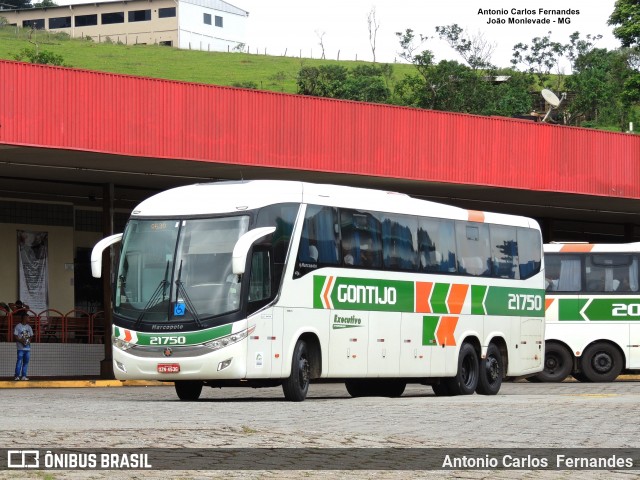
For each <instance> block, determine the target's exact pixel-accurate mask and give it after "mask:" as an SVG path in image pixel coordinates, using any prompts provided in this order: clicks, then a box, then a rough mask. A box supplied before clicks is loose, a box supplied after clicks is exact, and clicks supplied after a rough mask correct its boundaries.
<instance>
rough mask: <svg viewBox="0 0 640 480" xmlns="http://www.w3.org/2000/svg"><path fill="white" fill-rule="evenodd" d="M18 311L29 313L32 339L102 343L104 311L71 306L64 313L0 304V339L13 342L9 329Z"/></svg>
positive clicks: (14, 324) (14, 323) (18, 320)
mask: <svg viewBox="0 0 640 480" xmlns="http://www.w3.org/2000/svg"><path fill="white" fill-rule="evenodd" d="M22 313H26V314H27V315H29V325H31V328H32V329H33V336H34V341H35V342H36V343H40V342H44V343H104V341H105V331H104V312H102V311H99V312H95V313H89V312H87V311H85V310H81V309H77V308H74V309H73V310H70V311H68V312H67V313H62V312H60V311H59V310H55V309H53V308H49V309H47V310H43V311H42V312H40V313H36V312H34V311H33V310H30V309H20V310H15V311H9V310H7V309H5V308H3V307H0V342H13V329H14V328H15V326H16V324H17V323H19V322H20V316H21V314H22Z"/></svg>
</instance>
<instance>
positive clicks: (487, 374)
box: [476, 343, 503, 395]
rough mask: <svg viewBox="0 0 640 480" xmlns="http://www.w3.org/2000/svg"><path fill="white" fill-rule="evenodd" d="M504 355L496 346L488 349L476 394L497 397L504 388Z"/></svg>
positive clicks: (481, 367)
mask: <svg viewBox="0 0 640 480" xmlns="http://www.w3.org/2000/svg"><path fill="white" fill-rule="evenodd" d="M502 373H503V366H502V355H501V354H500V350H499V349H498V347H496V346H495V344H493V343H492V344H490V345H489V348H487V355H486V357H485V358H484V359H483V360H482V361H481V362H480V374H479V376H478V387H477V388H476V392H478V393H479V394H480V395H496V394H497V393H498V392H499V391H500V387H501V386H502Z"/></svg>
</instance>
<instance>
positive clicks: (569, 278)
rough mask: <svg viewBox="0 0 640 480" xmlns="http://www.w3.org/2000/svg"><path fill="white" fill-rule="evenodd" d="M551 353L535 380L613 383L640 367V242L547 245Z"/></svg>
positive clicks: (548, 350) (547, 310) (547, 333)
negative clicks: (568, 379) (570, 378)
mask: <svg viewBox="0 0 640 480" xmlns="http://www.w3.org/2000/svg"><path fill="white" fill-rule="evenodd" d="M544 252H545V272H546V290H547V291H546V323H547V327H546V347H545V350H546V354H545V367H544V370H543V372H541V373H540V374H539V375H536V376H535V377H533V378H531V380H541V381H547V382H561V381H562V380H564V379H565V378H567V377H568V376H569V375H573V376H574V377H575V378H576V379H578V380H580V381H584V382H610V381H613V380H615V379H616V378H617V377H618V375H620V373H622V372H628V371H630V370H634V369H636V370H637V369H640V287H639V285H638V259H639V258H640V243H631V244H586V243H553V244H548V245H545V246H544Z"/></svg>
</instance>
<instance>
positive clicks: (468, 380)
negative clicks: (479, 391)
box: [436, 343, 480, 395]
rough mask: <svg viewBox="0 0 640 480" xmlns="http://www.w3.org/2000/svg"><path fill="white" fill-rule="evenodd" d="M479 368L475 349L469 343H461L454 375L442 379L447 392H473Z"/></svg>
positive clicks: (476, 385) (476, 383)
mask: <svg viewBox="0 0 640 480" xmlns="http://www.w3.org/2000/svg"><path fill="white" fill-rule="evenodd" d="M479 370H480V367H479V364H478V355H477V354H476V349H475V348H473V346H472V345H471V344H470V343H463V344H462V347H460V355H459V356H458V371H457V373H456V376H455V377H453V378H447V379H445V380H444V382H445V385H446V386H447V390H448V392H449V394H450V395H471V394H472V393H473V392H475V391H476V388H477V387H478V376H479ZM436 395H437V392H436Z"/></svg>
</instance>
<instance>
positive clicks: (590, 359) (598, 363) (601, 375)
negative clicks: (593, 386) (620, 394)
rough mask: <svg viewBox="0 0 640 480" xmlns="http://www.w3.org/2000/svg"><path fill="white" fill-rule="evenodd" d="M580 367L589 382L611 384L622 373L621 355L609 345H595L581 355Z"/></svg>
mask: <svg viewBox="0 0 640 480" xmlns="http://www.w3.org/2000/svg"><path fill="white" fill-rule="evenodd" d="M580 366H581V367H582V374H583V375H584V376H585V378H586V379H587V380H588V381H590V382H613V381H614V380H615V379H616V378H617V377H618V375H620V373H621V372H622V367H623V365H622V354H621V353H620V352H619V351H618V349H617V348H616V347H614V346H613V345H611V344H609V343H595V344H593V345H591V346H590V347H588V348H587V349H586V350H585V351H584V353H583V354H582V359H581V361H580Z"/></svg>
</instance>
